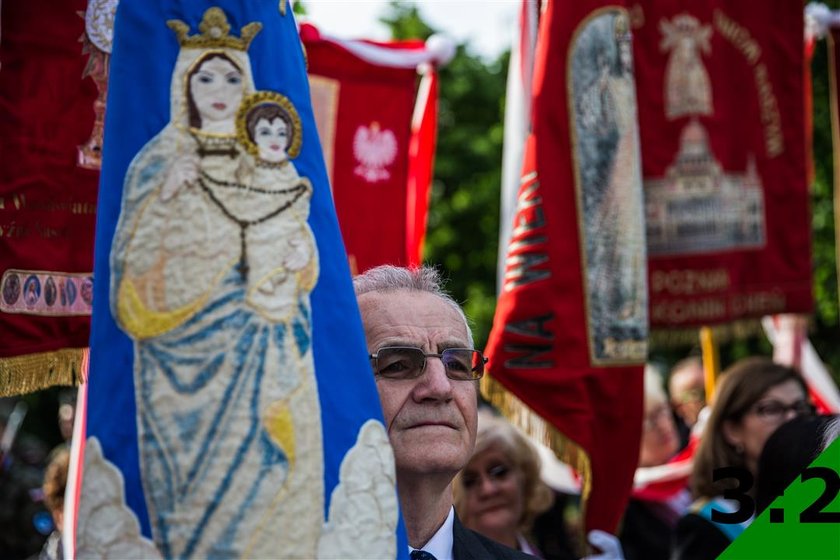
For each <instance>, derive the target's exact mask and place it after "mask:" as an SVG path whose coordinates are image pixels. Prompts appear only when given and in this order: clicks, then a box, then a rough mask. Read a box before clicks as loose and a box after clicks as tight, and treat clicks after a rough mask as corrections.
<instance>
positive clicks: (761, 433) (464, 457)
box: [0, 266, 840, 560]
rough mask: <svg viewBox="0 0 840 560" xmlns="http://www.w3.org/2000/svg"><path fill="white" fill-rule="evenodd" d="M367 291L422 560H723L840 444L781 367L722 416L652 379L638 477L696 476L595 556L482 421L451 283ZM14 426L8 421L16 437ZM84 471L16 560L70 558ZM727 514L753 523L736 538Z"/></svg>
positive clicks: (733, 396)
mask: <svg viewBox="0 0 840 560" xmlns="http://www.w3.org/2000/svg"><path fill="white" fill-rule="evenodd" d="M354 287H355V290H356V296H357V300H358V303H359V309H360V312H361V316H362V321H363V325H364V330H365V337H366V340H367V345H368V351H369V353H370V358H371V365H372V368H373V373H374V376H375V380H376V385H377V389H378V392H379V396H380V400H381V404H382V410H383V416H384V421H385V427H386V430H387V432H388V436H389V439H390V442H391V446H392V448H393V451H394V458H395V466H396V480H397V490H398V495H399V501H400V506H401V513H402V517H403V520H404V524H405V529H406V533H407V537H408V544H409V553H410V557H411V559H412V560H435V559H436V560H453V559H454V560H460V559H467V558H482V559H484V558H488V559H490V558H503V559H518V558H522V559H525V558H533V557H537V558H542V559H544V560H567V559H571V558H580V557H587V558H590V559H594V558H598V559H604V560H606V559H618V558H627V559H628V560H635V559H649V560H658V559H663V560H668V559H670V560H702V559H706V558H709V559H711V558H716V557H717V556H718V555H719V554H720V553H722V552H723V550H724V549H725V548H726V547H727V546H728V545H729V543H731V542H732V540H734V539H735V538H737V537H738V535H739V534H740V533H741V532H742V531H743V530H744V529H745V528H746V527H747V526H748V525H749V523H750V522H751V520H752V519H754V517H755V515H759V514H761V512H762V511H764V510H765V509H767V507H768V506H769V505H770V504H771V503H772V501H773V500H774V499H775V498H776V497H777V496H779V495H781V494H782V492H783V491H784V489H785V488H786V487H787V485H788V484H790V483H791V482H792V481H793V480H795V478H796V477H797V475H798V473H800V472H801V471H802V469H804V468H805V467H807V465H808V464H809V463H810V462H811V461H812V460H813V459H814V458H815V457H816V456H817V455H818V454H819V453H820V452H821V451H822V450H824V449H825V448H826V447H827V446H828V445H829V444H830V443H831V441H832V440H833V439H834V438H836V437H837V435H838V432H840V421H838V419H837V418H836V417H831V416H818V415H816V414H815V409H814V406H813V405H812V404H811V402H810V401H809V397H808V391H807V387H806V386H805V383H804V382H803V380H802V377H801V376H800V375H799V373H798V372H797V371H796V370H795V369H793V368H791V367H787V366H783V365H780V364H777V363H774V362H773V361H772V360H770V359H769V358H761V357H751V358H746V359H743V360H740V361H738V362H737V363H735V364H733V365H732V366H731V367H729V368H728V369H726V370H725V371H724V372H722V373H721V375H720V378H719V382H718V383H717V386H716V387H715V390H714V394H713V395H711V399H709V401H710V402H706V401H707V399H706V397H707V395H706V392H705V379H704V374H703V368H702V363H701V361H700V360H699V359H698V358H694V357H692V358H688V359H686V360H683V361H682V362H679V363H678V364H676V365H675V366H674V367H673V368H672V370H671V372H670V375H668V376H667V381H668V384H667V386H668V392H667V393H666V391H665V385H664V382H665V381H666V376H664V375H662V373H661V372H659V371H657V370H656V368H654V367H652V366H649V367H648V368H647V369H646V371H645V383H644V386H645V393H644V418H643V424H642V437H641V441H640V447H639V463H638V467H639V471H638V472H643V471H644V470H645V469H652V468H657V467H662V466H663V465H673V466H674V467H675V472H676V471H677V470H678V469H679V468H682V467H685V466H688V467H689V468H690V472H689V471H686V473H685V474H686V476H685V477H684V483H683V484H681V485H680V484H678V485H677V486H676V487H675V488H672V489H671V490H669V491H667V492H654V493H651V492H645V491H636V490H634V494H633V496H632V497H631V499H630V502H629V504H628V507H627V510H626V512H625V514H624V517H623V519H622V522H621V524H620V526H619V528H618V529H617V532H616V536H613V535H610V534H607V533H603V532H600V531H593V532H590V533H589V534H588V535H586V541H585V542H584V541H583V539H580V538H578V535H579V534H580V533H581V531H580V528H581V527H580V523H581V522H580V517H579V515H578V516H575V513H574V512H575V510H576V507H577V505H578V502H577V498H576V496H574V495H571V494H569V493H568V492H560V491H559V490H558V489H556V488H551V487H549V486H548V485H547V484H546V483H545V482H544V480H543V477H542V475H541V473H542V468H541V460H540V456H539V454H538V452H537V450H536V449H535V447H534V445H533V444H532V443H531V441H530V440H529V438H528V437H527V436H526V435H525V434H524V433H523V432H521V431H520V430H519V429H518V428H516V427H514V426H513V425H512V424H510V423H509V422H508V421H506V420H505V419H503V418H502V417H501V416H499V415H498V414H497V413H495V412H494V411H493V410H492V409H491V408H489V407H482V408H480V405H479V401H480V397H479V394H478V383H476V381H478V380H479V379H480V378H481V377H482V375H483V374H484V368H485V362H486V359H485V358H484V356H483V355H482V353H481V352H480V351H477V350H475V348H474V342H473V338H472V333H471V331H470V328H469V323H468V321H467V318H466V317H465V315H464V313H463V311H462V310H461V308H460V306H459V305H458V303H457V302H456V301H455V300H453V299H452V298H451V297H450V296H449V295H448V294H447V293H446V292H445V291H444V290H443V288H442V285H441V282H440V278H439V275H438V273H437V272H436V271H435V270H434V269H432V268H428V267H421V268H416V269H407V268H399V267H392V266H383V267H378V268H374V269H371V270H369V271H367V272H365V273H363V274H361V275H359V276H357V277H356V278H355V279H354ZM8 416H9V415H5V416H3V417H0V422H1V423H0V431H3V432H5V430H6V428H7V426H6V421H7V420H8ZM68 420H69V421H70V425H72V414H70V415H69V416H68V411H67V410H64V414H63V415H62V414H61V410H60V413H59V424H60V425H61V426H62V431H63V433H64V434H65V435H66V439H69V437H70V433H69V428H68ZM68 461H69V454H68V452H67V448H66V445H64V444H62V445H60V446H58V447H57V448H56V449H55V450H54V451H53V452H52V453H51V454H50V460H49V466H47V467H46V469H45V475H44V477H43V478H42V479H41V480H39V481H38V483H37V484H34V483H33V482H32V480H29V481H28V483H27V484H28V487H27V488H26V490H27V492H28V494H27V497H26V499H28V500H29V501H30V502H33V503H36V502H37V504H38V507H40V510H41V514H42V515H41V519H42V527H41V528H40V529H39V537H38V539H35V540H33V541H32V542H30V543H25V544H20V543H16V546H17V548H15V549H10V552H11V554H7V555H4V557H9V558H28V557H36V556H37V557H39V558H43V559H49V558H60V557H61V554H62V552H61V539H60V533H58V532H57V531H58V529H60V527H61V523H62V515H63V499H64V498H63V496H64V488H65V484H66V477H67V463H68ZM13 463H14V458H13V456H12V453H11V450H5V454H4V457H3V461H2V464H0V468H2V470H0V484H2V485H3V488H10V487H11V486H10V482H9V481H10V480H11V477H12V474H13V472H14V471H13V469H12V464H13ZM720 469H726V470H725V471H723V473H721V471H720ZM637 478H638V476H637ZM753 481H755V484H753ZM24 486H25V485H24ZM733 488H738V489H741V490H742V491H743V493H744V494H745V495H746V496H748V497H749V498H750V503H754V504H755V506H756V509H755V513H754V514H753V512H752V511H747V512H744V511H740V510H741V509H742V504H741V503H739V502H737V501H733V500H729V499H725V498H724V494H725V493H726V491H727V490H728V489H733ZM35 495H37V499H35V500H33V499H32V496H35ZM11 496H12V494H11V493H9V492H5V493H4V495H3V496H2V498H0V517H2V516H3V515H5V514H4V512H6V510H7V509H9V508H10V507H21V506H20V505H17V506H15V505H14V504H12V505H10V504H9V500H10V497H11ZM23 501H25V500H23ZM23 501H21V502H20V503H21V504H22V503H23ZM36 509H37V508H36ZM713 510H717V511H718V512H724V513H726V514H730V515H732V516H735V517H737V518H738V519H737V522H734V521H733V522H730V523H721V522H720V521H719V520H715V519H713V518H712V515H711V512H712V511H713ZM33 511H34V510H33ZM44 512H45V513H44ZM36 513H37V512H36ZM15 515H17V517H21V516H25V515H30V513H24V512H22V511H19V512H16V514H15ZM44 515H46V517H44ZM32 516H33V519H35V517H37V516H36V515H35V513H32ZM735 517H733V518H732V519H735ZM3 519H4V522H5V523H6V525H4V526H3V528H2V533H3V534H2V535H0V539H8V538H9V536H8V535H6V534H5V533H15V530H14V529H11V528H10V527H11V526H10V525H8V519H11V517H9V516H6V517H3ZM33 523H34V524H35V525H37V522H34V521H33ZM12 536H20V535H19V534H15V535H12ZM0 542H3V543H4V546H10V545H9V543H10V542H11V541H8V540H4V541H0ZM39 551H40V552H39ZM587 555H588V556H587Z"/></svg>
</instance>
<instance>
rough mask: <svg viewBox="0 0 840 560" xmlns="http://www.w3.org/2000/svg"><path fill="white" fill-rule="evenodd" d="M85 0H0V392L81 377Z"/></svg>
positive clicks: (87, 127) (89, 232) (90, 95)
mask: <svg viewBox="0 0 840 560" xmlns="http://www.w3.org/2000/svg"><path fill="white" fill-rule="evenodd" d="M86 4H87V3H86V2H85V1H83V0H75V1H72V2H59V3H55V2H49V1H46V0H32V1H27V2H3V4H2V17H0V25H2V30H0V379H2V384H0V396H2V395H9V394H15V393H21V392H26V391H32V390H35V389H40V388H43V387H46V386H49V385H53V384H67V383H72V382H74V381H76V380H78V376H79V374H80V368H81V360H82V356H83V348H84V347H86V346H87V345H88V336H89V321H90V319H89V314H90V309H91V297H92V282H93V278H92V272H91V271H92V269H93V227H94V219H95V209H96V194H97V182H98V178H99V173H98V170H95V169H87V168H84V167H82V166H81V165H80V163H82V164H87V163H90V160H89V159H86V158H85V156H84V154H85V151H84V149H82V148H80V147H85V146H86V145H88V141H89V139H90V138H91V134H92V132H93V128H94V122H95V118H94V102H95V101H96V100H97V96H98V92H97V86H96V84H95V83H94V81H93V80H91V79H87V78H85V75H86V73H89V72H90V67H88V68H87V70H86V65H87V64H88V56H86V55H85V54H83V44H82V42H80V37H82V36H83V35H84V34H85V20H84V19H83V17H80V13H83V12H84V9H85V5H86ZM87 50H88V51H90V47H89V46H88V49H87ZM80 154H81V155H80ZM97 155H98V154H97Z"/></svg>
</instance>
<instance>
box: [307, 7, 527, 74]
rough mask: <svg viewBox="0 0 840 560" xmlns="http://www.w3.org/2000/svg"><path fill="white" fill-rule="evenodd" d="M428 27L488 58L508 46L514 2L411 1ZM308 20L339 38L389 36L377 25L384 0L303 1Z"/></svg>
mask: <svg viewBox="0 0 840 560" xmlns="http://www.w3.org/2000/svg"><path fill="white" fill-rule="evenodd" d="M413 3H414V4H417V5H418V6H419V8H420V15H421V16H422V17H423V19H424V20H425V21H426V23H428V24H429V25H430V26H431V27H432V28H434V29H437V30H438V31H439V32H442V33H445V34H446V35H449V36H450V37H452V38H453V39H454V40H455V42H456V43H466V44H467V45H468V49H469V50H470V51H471V52H472V53H473V54H478V55H481V56H482V57H484V58H486V59H487V60H488V61H489V60H493V59H495V58H496V57H497V56H498V55H499V54H501V53H502V52H504V51H505V50H507V49H508V48H510V44H511V40H512V38H513V29H514V26H515V25H516V21H517V16H518V6H519V0H417V1H415V2H413ZM304 4H305V6H306V11H307V14H308V17H309V20H310V21H311V22H312V23H313V24H315V26H317V27H318V28H319V29H320V30H321V32H322V33H328V34H330V35H333V36H336V37H340V38H342V39H375V40H383V39H389V38H390V34H389V32H388V28H387V27H386V26H385V25H383V24H381V23H379V17H380V16H382V15H384V14H385V13H387V11H388V0H304Z"/></svg>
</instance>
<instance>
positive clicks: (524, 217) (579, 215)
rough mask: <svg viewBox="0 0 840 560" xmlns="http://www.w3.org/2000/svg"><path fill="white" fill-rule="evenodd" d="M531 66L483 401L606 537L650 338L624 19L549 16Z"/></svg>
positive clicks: (620, 502) (617, 510)
mask: <svg viewBox="0 0 840 560" xmlns="http://www.w3.org/2000/svg"><path fill="white" fill-rule="evenodd" d="M535 60H536V62H535V68H534V83H533V98H532V107H533V114H532V131H533V133H532V135H531V136H530V138H529V139H528V142H527V144H526V147H525V156H524V166H523V172H522V180H521V184H520V186H519V192H518V197H517V209H516V213H515V215H514V218H513V229H512V231H511V236H510V242H509V244H508V247H507V258H506V261H505V269H504V270H505V271H504V278H503V283H502V285H501V286H500V290H499V301H498V305H497V308H496V316H495V319H494V325H493V329H492V332H491V334H490V339H489V342H488V346H487V353H488V356H489V357H490V362H489V367H490V376H486V380H483V385H482V391H483V393H484V395H485V396H486V397H487V398H488V400H490V401H491V402H492V403H493V404H495V405H497V406H498V407H499V408H501V410H502V411H503V412H504V413H505V414H506V415H507V416H508V417H509V418H511V419H512V420H513V421H514V422H516V423H518V424H519V425H520V426H521V427H523V428H524V429H525V430H526V431H527V432H528V433H530V434H531V435H532V436H534V437H536V438H537V439H538V440H541V441H542V442H544V443H546V444H548V445H549V446H551V447H552V448H553V449H554V450H555V452H557V453H558V455H559V456H560V457H561V458H562V459H564V460H565V461H566V462H568V463H569V464H571V465H572V466H574V467H575V468H576V470H577V471H578V473H579V474H580V475H581V477H582V494H583V499H584V504H585V506H584V507H585V524H586V528H587V529H603V530H607V531H611V532H614V531H615V529H616V526H617V524H618V521H619V519H620V517H621V515H622V513H623V511H624V506H625V504H626V501H627V497H628V495H629V492H630V489H631V486H632V481H633V474H634V471H635V468H636V462H637V457H638V451H639V436H640V430H641V424H642V420H641V413H642V410H641V408H642V370H643V367H642V365H643V363H644V361H645V358H646V355H647V326H648V321H647V285H646V269H645V262H646V256H645V246H644V245H645V244H644V231H643V226H642V224H643V221H642V183H641V173H640V158H639V141H638V131H637V125H636V99H635V85H634V81H633V68H632V45H631V38H630V29H629V18H628V15H627V12H626V10H625V9H624V8H622V7H618V6H615V5H613V4H610V5H608V4H607V3H606V2H578V3H561V2H553V3H550V4H549V5H548V6H547V8H546V10H545V12H544V13H543V15H542V18H541V20H540V30H539V39H538V43H537V50H536V59H535Z"/></svg>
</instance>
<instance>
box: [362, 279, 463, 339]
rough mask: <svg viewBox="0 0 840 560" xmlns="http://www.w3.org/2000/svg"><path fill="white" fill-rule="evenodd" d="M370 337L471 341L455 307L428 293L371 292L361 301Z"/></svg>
mask: <svg viewBox="0 0 840 560" xmlns="http://www.w3.org/2000/svg"><path fill="white" fill-rule="evenodd" d="M358 301H359V309H360V310H361V313H362V320H363V321H364V326H365V332H366V333H367V334H368V335H371V334H375V335H377V336H399V332H404V333H405V334H410V333H411V332H412V331H418V332H419V331H423V332H428V331H435V332H440V333H441V334H442V335H443V334H448V335H449V336H450V337H453V336H454V337H456V338H464V339H466V337H467V332H466V325H465V324H464V320H463V318H462V317H461V315H460V314H459V313H458V312H457V311H456V310H455V309H454V308H453V306H452V305H451V304H449V303H448V302H446V301H445V300H443V299H442V298H440V297H438V296H436V295H434V294H430V293H427V292H419V291H410V290H394V291H388V292H369V293H366V294H362V295H361V296H359V298H358Z"/></svg>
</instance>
